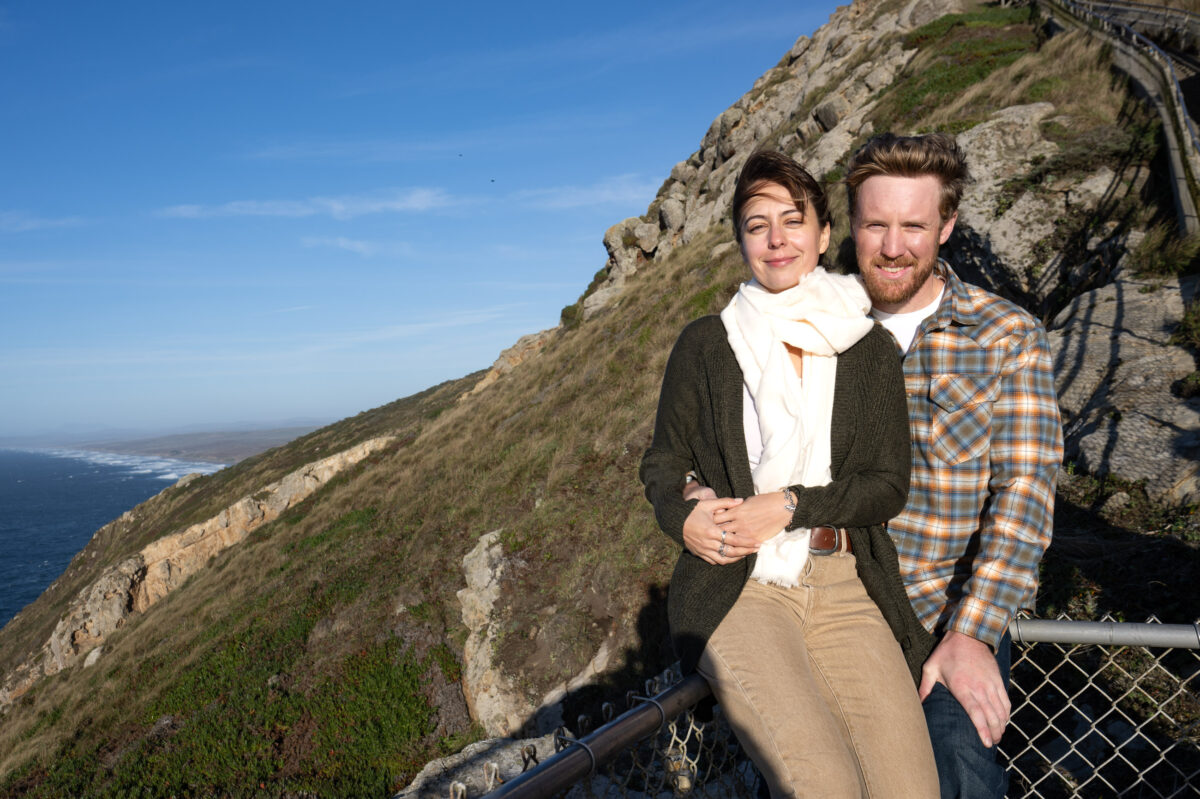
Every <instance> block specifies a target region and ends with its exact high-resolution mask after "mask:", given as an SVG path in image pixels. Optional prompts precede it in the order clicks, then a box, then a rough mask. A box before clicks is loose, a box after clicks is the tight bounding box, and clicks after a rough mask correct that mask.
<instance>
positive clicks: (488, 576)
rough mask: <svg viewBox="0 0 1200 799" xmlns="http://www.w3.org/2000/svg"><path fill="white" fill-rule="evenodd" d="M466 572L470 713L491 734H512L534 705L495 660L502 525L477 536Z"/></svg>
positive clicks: (461, 595)
mask: <svg viewBox="0 0 1200 799" xmlns="http://www.w3.org/2000/svg"><path fill="white" fill-rule="evenodd" d="M463 573H464V575H465V577H466V580H467V587H466V588H463V589H462V590H460V591H459V592H458V601H459V604H461V605H462V620H463V624H465V625H466V627H467V630H468V631H469V634H468V635H467V642H466V644H465V645H464V646H463V694H464V695H465V696H466V698H467V707H468V708H469V709H470V711H471V717H472V718H474V719H475V720H476V721H478V722H479V723H480V724H481V725H482V726H483V728H484V730H486V731H487V733H488V735H492V736H502V735H508V734H509V733H510V732H511V731H512V730H520V729H521V728H522V727H523V726H524V724H525V720H526V719H527V718H528V717H529V715H530V710H531V708H530V707H529V706H528V703H527V702H525V701H524V700H523V697H522V694H521V692H520V691H518V690H516V687H515V686H514V685H513V684H512V681H511V680H510V679H508V678H507V677H506V676H505V675H504V674H503V673H502V672H501V671H500V670H499V669H498V668H497V667H496V666H495V664H494V663H493V662H492V649H493V647H494V645H495V641H496V635H495V632H494V630H493V628H492V623H491V622H492V619H491V616H492V609H493V608H494V607H495V605H496V600H497V599H499V598H500V578H501V576H502V575H503V574H504V554H503V551H502V547H501V545H500V531H499V530H493V531H492V532H490V533H486V534H484V535H483V536H481V537H480V538H479V543H478V544H476V545H475V548H474V549H472V550H471V551H470V552H468V553H467V554H466V556H465V557H464V558H463Z"/></svg>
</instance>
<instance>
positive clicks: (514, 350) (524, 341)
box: [459, 328, 558, 400]
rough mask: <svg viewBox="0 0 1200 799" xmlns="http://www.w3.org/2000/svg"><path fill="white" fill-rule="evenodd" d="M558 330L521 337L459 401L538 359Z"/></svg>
mask: <svg viewBox="0 0 1200 799" xmlns="http://www.w3.org/2000/svg"><path fill="white" fill-rule="evenodd" d="M557 329H558V328H550V329H549V330H542V331H540V332H538V333H529V334H528V335H524V336H521V337H520V338H519V339H517V343H516V344H513V345H512V346H511V347H509V348H508V349H506V350H504V351H503V352H501V353H500V357H499V358H497V359H496V362H495V363H493V364H492V368H491V369H489V370H488V371H487V374H485V375H484V376H483V377H482V378H481V379H480V381H479V382H478V383H476V384H475V385H474V387H473V388H472V389H471V390H470V391H468V392H466V393H464V394H463V395H462V396H461V397H459V400H463V399H466V398H467V397H470V396H472V395H474V394H478V393H479V392H480V391H483V390H484V389H485V388H487V387H488V386H490V385H492V384H493V383H495V382H496V381H497V380H499V379H500V378H501V377H503V376H504V375H506V374H508V373H509V372H510V371H512V369H513V368H515V367H517V366H520V365H521V364H522V363H524V362H525V361H527V360H529V359H530V358H534V357H536V356H537V355H538V353H540V352H541V351H542V348H543V347H545V346H546V342H548V341H549V340H550V337H551V336H552V335H554V331H555V330H557Z"/></svg>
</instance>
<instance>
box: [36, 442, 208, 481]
mask: <svg viewBox="0 0 1200 799" xmlns="http://www.w3.org/2000/svg"><path fill="white" fill-rule="evenodd" d="M42 452H43V453H45V454H46V455H53V456H54V457H56V458H72V459H74V460H79V461H85V462H87V463H95V464H98V465H101V466H115V467H117V468H121V469H125V470H126V471H128V472H129V474H147V475H150V476H152V477H154V478H155V479H157V480H170V481H171V482H174V481H176V480H178V479H179V478H180V477H182V476H183V475H185V474H195V473H199V474H212V473H213V472H218V471H220V470H221V469H224V468H225V467H226V466H228V465H229V464H227V463H206V462H204V461H184V460H179V459H177V458H160V457H158V456H156V455H122V454H120V453H116V452H93V451H91V450H86V449H48V450H42Z"/></svg>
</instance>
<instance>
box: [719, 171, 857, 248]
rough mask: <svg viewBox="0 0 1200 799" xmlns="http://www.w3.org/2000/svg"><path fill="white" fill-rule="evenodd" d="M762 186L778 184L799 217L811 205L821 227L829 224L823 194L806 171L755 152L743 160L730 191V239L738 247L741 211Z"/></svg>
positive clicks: (819, 185) (826, 203) (740, 234)
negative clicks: (731, 210) (785, 192)
mask: <svg viewBox="0 0 1200 799" xmlns="http://www.w3.org/2000/svg"><path fill="white" fill-rule="evenodd" d="M766 183H778V184H779V185H780V186H783V187H784V188H785V189H787V192H788V194H789V195H791V198H792V200H793V201H794V202H795V203H796V210H797V211H799V212H800V213H801V214H806V213H808V206H809V205H812V208H813V210H814V211H815V212H816V214H817V222H819V223H820V224H821V227H825V226H826V225H829V224H832V222H833V217H832V216H831V215H830V213H829V203H828V202H827V201H826V199H825V190H824V189H822V188H821V184H819V183H817V181H816V180H815V179H814V178H813V176H812V175H810V174H808V170H807V169H805V168H804V167H802V166H800V164H798V163H796V161H795V160H794V159H792V158H789V157H787V156H786V155H784V154H783V153H780V152H775V151H774V150H758V151H756V152H754V153H752V154H751V155H750V157H749V158H747V159H746V163H745V164H744V165H743V166H742V171H741V174H739V175H738V180H737V186H736V187H735V188H734V190H733V235H734V236H735V237H736V238H737V241H738V244H741V243H742V210H743V209H744V208H745V207H746V203H748V202H750V198H752V197H754V196H755V195H756V194H758V191H759V189H761V188H762V187H763V184H766Z"/></svg>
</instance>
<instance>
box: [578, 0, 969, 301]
mask: <svg viewBox="0 0 1200 799" xmlns="http://www.w3.org/2000/svg"><path fill="white" fill-rule="evenodd" d="M960 10H962V4H961V3H960V2H958V1H957V0H915V2H910V3H908V4H906V5H905V6H904V7H903V8H901V9H900V10H899V11H895V12H891V13H880V14H875V8H874V6H873V4H871V3H865V2H856V3H854V4H852V5H850V6H842V7H841V8H839V9H838V10H837V11H836V12H834V14H833V15H832V16H831V17H830V19H829V23H828V24H827V25H825V26H823V27H822V28H821V29H820V30H818V31H817V32H816V33H814V34H813V36H812V38H811V39H810V38H808V37H801V38H800V39H798V40H797V41H796V44H795V45H794V46H793V47H792V49H791V50H790V51H789V53H788V55H787V57H786V58H785V59H784V61H783V62H781V64H780V65H779V66H776V67H774V68H772V69H770V70H768V71H767V72H766V74H764V75H763V76H762V77H761V78H759V79H758V81H756V82H755V84H754V86H753V88H751V90H750V91H749V92H747V93H746V94H745V95H744V96H743V97H742V98H741V99H739V100H738V101H737V102H736V103H734V105H733V106H732V107H730V108H728V109H726V110H725V111H724V112H722V113H721V115H720V116H718V117H717V118H716V119H715V120H713V123H712V125H711V126H710V127H709V129H708V131H707V132H706V133H705V134H704V137H703V139H701V142H700V149H699V150H697V151H696V152H694V153H692V155H691V156H690V157H689V158H687V159H686V160H685V161H681V162H680V163H678V164H676V165H675V167H674V168H673V169H672V170H671V176H670V179H668V180H667V182H666V183H665V184H664V186H663V188H662V190H661V192H660V193H659V196H658V198H657V199H656V200H655V201H654V202H653V203H652V204H651V205H650V208H649V209H648V210H647V212H646V214H645V215H644V216H642V217H635V218H632V219H626V220H624V221H623V222H621V223H619V224H617V225H614V226H613V227H612V228H610V229H609V231H608V233H607V234H606V235H605V237H604V244H605V247H606V248H607V249H608V253H609V259H608V262H607V264H606V268H607V270H608V276H607V278H606V280H605V282H604V283H603V284H602V285H600V286H599V287H597V288H596V290H595V291H593V292H592V293H591V294H589V295H588V296H587V297H585V298H584V301H583V307H584V318H585V319H586V318H589V317H592V316H594V315H595V314H597V313H599V312H600V311H602V310H603V309H604V308H605V307H607V306H608V305H609V304H611V303H612V302H613V301H614V300H616V299H617V298H618V297H619V296H620V294H621V291H622V289H623V287H624V285H625V281H626V280H627V279H628V277H629V276H630V275H631V274H633V273H635V272H636V271H637V270H638V269H641V268H645V267H646V265H647V264H648V263H649V262H651V261H655V260H661V259H663V258H665V257H666V256H667V255H668V254H670V253H671V252H672V251H673V250H674V249H675V248H676V247H678V246H679V245H680V244H686V243H687V242H689V241H691V240H692V239H694V238H695V237H696V236H698V235H700V234H701V233H703V232H704V231H706V230H708V228H709V227H711V226H712V225H713V224H715V223H718V222H724V221H726V220H727V219H728V213H729V205H730V201H731V199H732V197H733V188H734V184H735V183H736V181H737V174H738V172H739V170H740V169H741V167H742V164H743V163H745V161H746V158H747V157H748V156H749V155H750V153H751V152H753V151H754V149H755V148H756V147H758V146H760V145H762V144H763V142H765V141H770V140H774V141H776V142H778V145H777V146H778V148H779V149H780V150H782V151H784V152H786V153H789V154H791V155H793V156H795V157H796V158H798V159H799V160H800V161H802V162H803V163H804V164H805V165H806V166H807V167H808V169H809V171H810V172H812V173H813V174H814V175H816V176H817V177H818V178H820V177H821V176H822V175H824V174H826V173H827V172H829V171H830V170H831V169H833V168H834V167H835V166H837V165H838V164H840V163H842V162H843V161H844V159H845V156H846V154H847V151H848V149H849V147H850V145H851V143H852V142H853V141H854V139H855V138H856V137H857V136H859V135H860V134H862V133H864V132H865V133H869V132H870V131H865V130H864V124H865V122H864V120H865V118H866V114H867V113H868V112H869V110H870V106H869V105H868V102H867V101H868V99H869V97H870V96H871V94H872V93H873V92H875V91H877V90H879V89H881V88H883V87H885V86H887V85H889V84H890V83H891V82H892V81H893V80H894V79H895V77H896V75H897V73H898V72H899V71H900V70H901V69H903V68H904V66H905V65H906V64H907V63H908V61H909V59H910V58H911V57H912V55H913V53H914V52H915V51H905V50H904V49H903V48H901V47H900V46H899V45H897V44H892V45H889V46H887V47H886V48H884V47H883V46H881V45H880V44H879V42H880V40H881V39H883V38H884V37H886V36H887V35H888V34H890V33H895V32H903V31H908V30H912V29H914V28H917V27H920V26H921V25H924V24H925V23H927V22H929V21H930V20H932V19H935V18H937V17H940V16H942V15H944V14H950V13H954V12H956V11H960ZM872 15H875V16H873V18H872ZM868 18H870V22H869V23H868V22H866V20H867V19H868ZM850 64H856V66H854V68H853V69H847V66H848V65H850ZM818 95H820V100H819V102H816V103H815V104H813V101H812V98H815V97H817V96H818ZM810 105H811V106H812V107H811V108H809V106H810ZM806 109H808V110H806Z"/></svg>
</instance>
